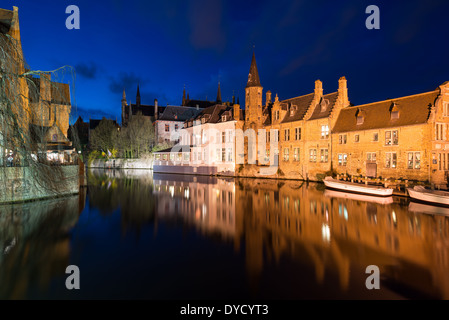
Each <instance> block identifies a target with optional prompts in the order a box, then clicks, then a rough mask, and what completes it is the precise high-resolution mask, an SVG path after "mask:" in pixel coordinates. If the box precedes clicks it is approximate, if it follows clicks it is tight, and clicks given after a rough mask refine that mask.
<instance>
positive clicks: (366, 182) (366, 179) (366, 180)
mask: <svg viewBox="0 0 449 320" xmlns="http://www.w3.org/2000/svg"><path fill="white" fill-rule="evenodd" d="M365 184H368V177H367V176H365Z"/></svg>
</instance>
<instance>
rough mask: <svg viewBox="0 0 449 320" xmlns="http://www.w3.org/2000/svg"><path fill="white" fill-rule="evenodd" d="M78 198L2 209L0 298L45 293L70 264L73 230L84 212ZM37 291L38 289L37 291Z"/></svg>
mask: <svg viewBox="0 0 449 320" xmlns="http://www.w3.org/2000/svg"><path fill="white" fill-rule="evenodd" d="M84 202H85V189H82V190H81V192H80V194H79V195H76V196H70V197H64V198H59V199H52V200H43V201H35V202H28V203H24V204H21V203H20V204H10V205H2V206H0V250H1V252H0V283H1V285H0V299H24V298H27V297H28V298H29V297H30V296H29V293H30V290H31V291H32V290H33V289H36V288H38V290H41V291H46V290H47V289H48V287H49V285H50V282H51V280H52V279H53V278H54V277H64V276H65V270H66V267H67V266H68V265H69V264H70V263H69V260H70V234H69V232H70V230H71V229H72V228H73V227H74V226H75V225H76V223H77V221H78V217H79V215H80V214H81V212H82V210H83V209H84ZM34 291H35V292H36V290H34Z"/></svg>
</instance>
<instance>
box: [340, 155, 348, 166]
mask: <svg viewBox="0 0 449 320" xmlns="http://www.w3.org/2000/svg"><path fill="white" fill-rule="evenodd" d="M347 162H348V155H347V154H346V153H339V154H338V165H339V166H346V163H347Z"/></svg>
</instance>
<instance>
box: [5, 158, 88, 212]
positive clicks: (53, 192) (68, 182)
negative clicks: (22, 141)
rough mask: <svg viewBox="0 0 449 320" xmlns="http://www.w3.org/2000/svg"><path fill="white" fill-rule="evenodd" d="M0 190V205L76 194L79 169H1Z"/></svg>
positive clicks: (74, 167) (69, 167) (75, 167)
mask: <svg viewBox="0 0 449 320" xmlns="http://www.w3.org/2000/svg"><path fill="white" fill-rule="evenodd" d="M49 177H51V179H50V178H49ZM47 179H49V180H48V181H47ZM0 189H1V192H0V203H9V202H21V201H30V200H37V199H44V198H51V197H58V196H62V195H69V194H76V193H78V192H79V167H78V166H57V167H56V166H55V167H47V168H45V170H42V171H37V170H35V169H33V168H30V167H11V168H1V169H0Z"/></svg>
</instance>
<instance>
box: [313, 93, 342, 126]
mask: <svg viewBox="0 0 449 320" xmlns="http://www.w3.org/2000/svg"><path fill="white" fill-rule="evenodd" d="M337 97H338V92H334V93H329V94H326V95H324V96H323V98H322V99H321V101H320V103H318V104H317V105H316V106H315V110H313V113H312V115H311V116H310V118H309V119H308V120H316V119H323V118H327V117H329V115H330V113H331V111H332V109H333V108H334V105H335V101H337ZM322 103H323V104H324V105H325V108H324V110H323V108H322V107H321V106H322V105H321V104H322Z"/></svg>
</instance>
